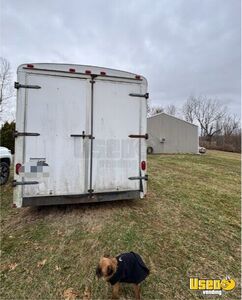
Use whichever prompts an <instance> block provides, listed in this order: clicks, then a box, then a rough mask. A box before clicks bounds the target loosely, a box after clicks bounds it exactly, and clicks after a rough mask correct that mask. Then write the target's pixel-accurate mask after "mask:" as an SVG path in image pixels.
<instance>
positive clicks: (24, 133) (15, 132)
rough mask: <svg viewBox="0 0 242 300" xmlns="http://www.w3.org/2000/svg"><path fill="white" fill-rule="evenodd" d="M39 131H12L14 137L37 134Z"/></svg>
mask: <svg viewBox="0 0 242 300" xmlns="http://www.w3.org/2000/svg"><path fill="white" fill-rule="evenodd" d="M39 135H40V134H39V133H36V132H18V131H16V130H15V131H14V132H13V136H14V137H15V138H16V137H18V136H39Z"/></svg>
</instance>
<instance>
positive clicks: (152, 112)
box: [148, 105, 164, 116]
mask: <svg viewBox="0 0 242 300" xmlns="http://www.w3.org/2000/svg"><path fill="white" fill-rule="evenodd" d="M163 111H164V109H163V107H162V106H160V105H156V106H150V108H149V112H148V116H154V115H156V114H159V113H161V112H163Z"/></svg>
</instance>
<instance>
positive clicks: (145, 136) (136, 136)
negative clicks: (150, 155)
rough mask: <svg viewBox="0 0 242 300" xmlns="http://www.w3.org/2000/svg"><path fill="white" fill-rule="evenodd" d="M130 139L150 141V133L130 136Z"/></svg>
mask: <svg viewBox="0 0 242 300" xmlns="http://www.w3.org/2000/svg"><path fill="white" fill-rule="evenodd" d="M129 137H130V138H137V139H138V138H142V139H146V140H148V138H149V135H148V133H146V134H130V135H129Z"/></svg>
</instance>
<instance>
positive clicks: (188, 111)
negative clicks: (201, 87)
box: [182, 96, 197, 123]
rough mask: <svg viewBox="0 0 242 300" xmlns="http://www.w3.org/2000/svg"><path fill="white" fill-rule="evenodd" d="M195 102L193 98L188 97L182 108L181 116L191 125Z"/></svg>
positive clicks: (193, 119)
mask: <svg viewBox="0 0 242 300" xmlns="http://www.w3.org/2000/svg"><path fill="white" fill-rule="evenodd" d="M196 105H197V101H196V99H195V97H193V96H190V97H189V98H188V99H187V101H186V102H185V103H184V105H183V107H182V114H183V116H184V119H185V120H186V121H187V122H190V123H193V122H194V121H195V118H196V116H195V111H196Z"/></svg>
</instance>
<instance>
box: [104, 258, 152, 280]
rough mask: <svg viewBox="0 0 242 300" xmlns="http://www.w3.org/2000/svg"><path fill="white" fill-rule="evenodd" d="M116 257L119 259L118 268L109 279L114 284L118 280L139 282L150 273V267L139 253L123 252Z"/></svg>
mask: <svg viewBox="0 0 242 300" xmlns="http://www.w3.org/2000/svg"><path fill="white" fill-rule="evenodd" d="M116 259H117V261H118V265H117V270H116V272H115V273H114V274H113V276H112V277H111V278H110V279H109V282H110V283H111V284H112V285H114V284H115V283H117V282H127V283H135V284H139V283H140V282H141V281H143V280H144V279H145V278H146V277H147V276H148V275H149V272H150V271H149V269H148V268H147V267H146V265H145V263H144V262H143V260H142V258H141V257H140V256H139V254H137V253H134V252H129V253H122V254H120V255H118V256H116Z"/></svg>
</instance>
